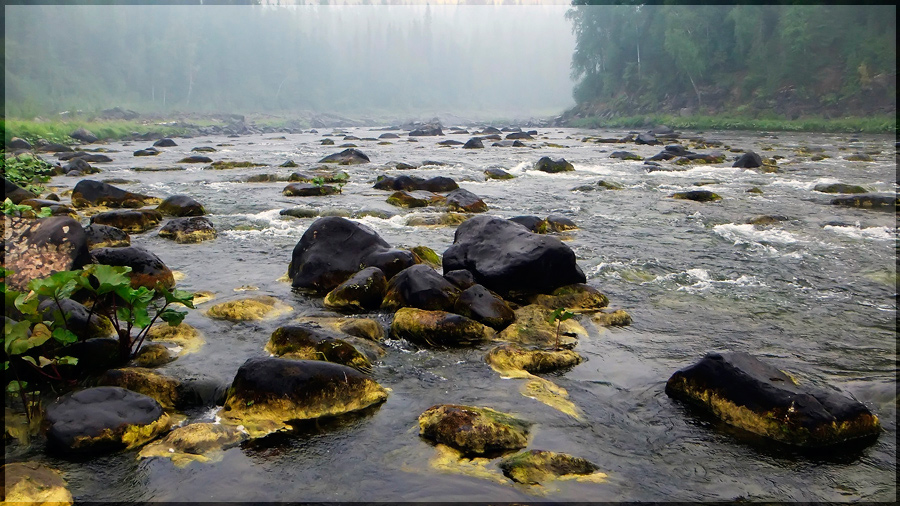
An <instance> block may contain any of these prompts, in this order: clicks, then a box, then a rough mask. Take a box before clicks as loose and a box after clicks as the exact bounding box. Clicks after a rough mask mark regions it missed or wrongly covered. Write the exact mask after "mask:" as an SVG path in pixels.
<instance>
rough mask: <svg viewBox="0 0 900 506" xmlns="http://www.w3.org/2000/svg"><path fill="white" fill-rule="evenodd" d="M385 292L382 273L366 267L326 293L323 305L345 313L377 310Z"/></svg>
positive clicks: (385, 283) (376, 269)
mask: <svg viewBox="0 0 900 506" xmlns="http://www.w3.org/2000/svg"><path fill="white" fill-rule="evenodd" d="M386 291H387V279H386V278H385V276H384V272H382V270H381V269H379V268H378V267H366V268H365V269H363V270H361V271H359V272H357V273H356V274H354V275H352V276H350V278H349V279H347V281H344V282H343V283H341V284H340V285H338V286H337V287H336V288H335V289H334V290H332V291H330V292H328V294H327V295H325V300H324V304H325V307H327V308H329V309H334V310H336V311H346V312H360V311H368V310H373V309H378V308H379V307H380V306H381V301H382V300H383V299H384V294H385V292H386Z"/></svg>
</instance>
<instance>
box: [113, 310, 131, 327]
mask: <svg viewBox="0 0 900 506" xmlns="http://www.w3.org/2000/svg"><path fill="white" fill-rule="evenodd" d="M116 318H118V319H119V322H122V323H124V322H127V321H131V310H130V309H128V308H127V307H120V308H118V309H116Z"/></svg>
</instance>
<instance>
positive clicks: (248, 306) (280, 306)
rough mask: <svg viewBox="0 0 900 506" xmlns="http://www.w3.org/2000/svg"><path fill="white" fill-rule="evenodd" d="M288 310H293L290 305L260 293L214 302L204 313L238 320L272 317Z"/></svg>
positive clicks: (219, 317) (220, 318) (212, 316)
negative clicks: (258, 294) (244, 297)
mask: <svg viewBox="0 0 900 506" xmlns="http://www.w3.org/2000/svg"><path fill="white" fill-rule="evenodd" d="M290 311H293V308H292V307H290V306H288V305H286V304H284V303H283V302H281V301H279V300H278V299H276V298H275V297H270V296H268V295H261V296H258V297H249V298H246V299H239V300H232V301H229V302H222V303H220V304H216V305H215V306H213V307H211V308H209V310H208V311H207V312H206V314H207V315H209V316H210V317H211V318H216V319H218V320H229V321H234V322H240V321H252V320H262V319H263V318H274V317H276V316H278V315H281V314H284V313H288V312H290Z"/></svg>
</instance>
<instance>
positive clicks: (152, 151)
mask: <svg viewBox="0 0 900 506" xmlns="http://www.w3.org/2000/svg"><path fill="white" fill-rule="evenodd" d="M159 153H160V151H159V150H158V149H156V148H154V147H149V148H144V149H139V150H137V151H135V152H134V153H133V154H134V156H156V155H158V154H159ZM210 161H212V160H210Z"/></svg>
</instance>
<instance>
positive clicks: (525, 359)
mask: <svg viewBox="0 0 900 506" xmlns="http://www.w3.org/2000/svg"><path fill="white" fill-rule="evenodd" d="M581 360H582V358H581V355H579V354H578V353H576V352H575V351H573V350H559V351H545V350H524V349H522V348H519V347H518V346H515V345H502V346H498V347H496V348H494V349H492V350H491V351H490V352H488V354H487V356H486V357H485V361H486V362H487V363H488V364H490V366H491V368H492V369H494V370H495V371H497V372H499V373H500V374H502V375H504V376H507V377H518V376H513V375H511V374H509V373H514V372H515V371H527V372H529V373H532V374H538V373H542V372H550V371H555V370H557V369H562V368H565V367H572V366H575V365H578V364H580V363H581Z"/></svg>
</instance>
